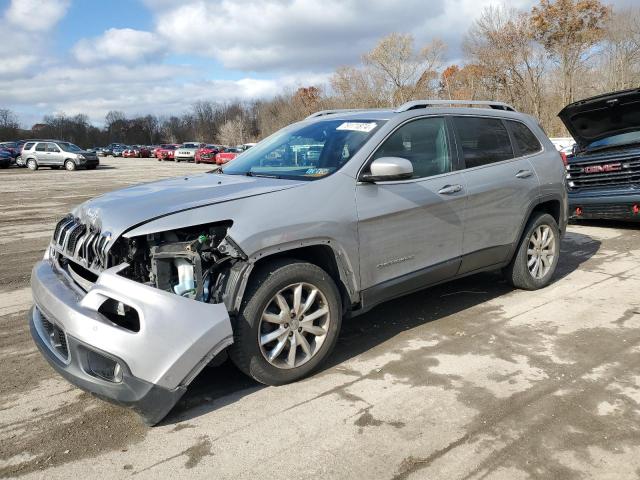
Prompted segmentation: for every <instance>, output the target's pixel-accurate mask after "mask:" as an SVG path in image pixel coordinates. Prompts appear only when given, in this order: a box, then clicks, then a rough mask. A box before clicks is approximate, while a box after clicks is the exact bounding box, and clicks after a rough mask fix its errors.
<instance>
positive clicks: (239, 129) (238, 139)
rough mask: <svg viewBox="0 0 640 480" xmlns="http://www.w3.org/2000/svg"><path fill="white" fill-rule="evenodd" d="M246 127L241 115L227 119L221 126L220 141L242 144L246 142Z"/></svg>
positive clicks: (228, 143)
mask: <svg viewBox="0 0 640 480" xmlns="http://www.w3.org/2000/svg"><path fill="white" fill-rule="evenodd" d="M245 128H246V126H245V123H244V121H243V119H242V118H241V117H237V118H234V119H232V120H227V121H226V122H224V123H223V124H222V126H221V127H220V131H219V132H218V141H219V142H220V143H222V144H223V145H240V144H242V143H244V142H245Z"/></svg>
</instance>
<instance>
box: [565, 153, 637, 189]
mask: <svg viewBox="0 0 640 480" xmlns="http://www.w3.org/2000/svg"><path fill="white" fill-rule="evenodd" d="M600 166H601V167H603V168H611V166H615V167H618V166H619V168H620V169H619V170H614V171H602V172H597V171H596V172H589V173H587V172H585V169H589V168H594V167H600ZM567 180H568V182H569V190H571V191H576V190H581V189H594V188H640V158H637V157H624V156H623V157H620V156H610V157H605V158H602V159H599V160H597V161H594V160H589V161H584V162H573V163H570V164H569V166H568V168H567Z"/></svg>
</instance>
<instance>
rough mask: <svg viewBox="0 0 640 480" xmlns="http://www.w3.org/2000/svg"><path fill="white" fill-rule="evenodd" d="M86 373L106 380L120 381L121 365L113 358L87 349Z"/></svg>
mask: <svg viewBox="0 0 640 480" xmlns="http://www.w3.org/2000/svg"><path fill="white" fill-rule="evenodd" d="M87 373H88V374H89V375H92V376H94V377H97V378H101V379H102V380H106V381H108V382H113V383H120V382H121V381H122V373H123V372H122V367H121V366H120V364H119V363H118V362H116V361H115V360H112V359H110V358H107V357H105V356H104V355H100V354H99V353H96V352H94V351H92V350H87Z"/></svg>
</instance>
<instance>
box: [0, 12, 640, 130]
mask: <svg viewBox="0 0 640 480" xmlns="http://www.w3.org/2000/svg"><path fill="white" fill-rule="evenodd" d="M534 1H535V0H511V1H510V2H508V4H509V5H510V6H513V7H519V8H529V7H530V6H531V5H532V4H533V3H534ZM613 3H615V4H616V5H619V4H626V5H633V4H634V1H633V0H616V1H615V2H613ZM501 4H502V1H501V0H396V1H392V0H0V21H1V22H2V25H3V27H4V29H3V30H4V32H5V33H4V35H3V41H2V42H0V108H9V109H12V110H13V111H15V112H16V113H17V114H18V115H19V117H20V119H21V122H22V123H23V125H24V126H26V127H29V126H30V125H31V124H32V123H35V122H37V121H39V120H40V119H41V118H42V116H43V115H45V114H51V113H58V112H64V113H66V114H69V115H73V114H77V113H85V114H87V115H89V117H90V119H91V121H93V122H95V123H98V124H99V123H101V122H102V121H103V119H104V116H105V114H106V113H107V112H108V111H109V110H122V111H124V112H125V113H126V114H127V115H136V114H146V113H155V114H159V115H169V114H171V113H182V112H184V111H185V110H188V109H189V107H190V105H191V104H192V103H194V102H196V101H199V100H210V101H217V102H224V101H230V100H235V99H240V100H245V99H255V98H268V97H271V96H273V95H276V94H278V93H280V92H282V91H283V89H294V88H296V87H299V86H304V85H311V84H315V85H317V84H323V83H325V82H326V81H327V79H328V78H329V76H330V75H331V73H332V72H333V71H334V70H335V68H336V67H338V66H340V65H345V64H356V63H358V62H359V59H360V58H361V55H362V54H363V53H365V52H366V51H368V50H370V49H371V48H372V47H373V46H374V45H375V43H376V42H377V41H378V40H379V39H380V38H381V37H383V36H384V35H386V34H389V33H391V32H402V33H411V34H412V35H413V36H414V37H415V39H416V44H417V45H424V44H426V43H427V42H429V41H431V40H432V39H434V38H439V39H442V40H444V41H445V42H446V43H447V45H448V52H447V58H446V59H445V60H446V61H449V62H453V61H458V60H459V58H460V55H461V54H460V44H461V42H462V39H463V36H464V33H465V32H466V31H467V29H468V27H469V25H470V24H471V23H472V21H473V20H474V18H476V17H477V16H478V15H479V14H480V12H481V11H482V9H483V8H485V7H487V6H489V5H501ZM6 32H11V33H10V34H9V35H7V34H6Z"/></svg>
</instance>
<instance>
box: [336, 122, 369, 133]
mask: <svg viewBox="0 0 640 480" xmlns="http://www.w3.org/2000/svg"><path fill="white" fill-rule="evenodd" d="M377 125H378V124H377V123H375V122H367V123H363V122H344V123H343V124H342V125H340V126H339V127H338V128H336V130H352V131H354V132H365V133H369V132H370V131H371V130H373V129H374V128H376V126H377Z"/></svg>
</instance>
